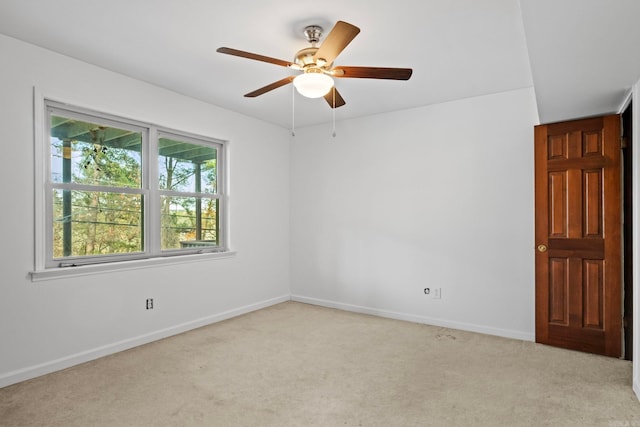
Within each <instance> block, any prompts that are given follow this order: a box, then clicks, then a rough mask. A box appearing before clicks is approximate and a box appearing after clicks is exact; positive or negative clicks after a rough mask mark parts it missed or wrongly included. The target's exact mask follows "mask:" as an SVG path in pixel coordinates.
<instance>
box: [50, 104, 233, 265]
mask: <svg viewBox="0 0 640 427" xmlns="http://www.w3.org/2000/svg"><path fill="white" fill-rule="evenodd" d="M46 120H47V125H48V129H49V135H48V137H49V141H50V142H49V144H48V146H47V148H48V153H49V155H48V157H49V159H50V162H49V165H48V171H49V172H48V176H49V179H48V180H47V190H46V191H47V194H46V197H47V201H46V210H47V212H46V216H47V224H48V225H47V229H48V231H47V233H48V234H47V257H46V258H47V259H46V267H59V266H68V265H81V264H86V263H96V262H107V261H120V260H127V259H138V258H150V257H155V256H167V255H172V254H175V255H178V254H189V253H202V252H211V251H223V250H225V248H226V245H225V241H224V235H223V234H224V233H223V227H222V224H223V222H224V218H223V206H222V204H223V203H224V201H223V199H222V198H223V194H222V191H221V190H222V188H223V185H222V182H221V179H222V177H223V174H222V172H223V170H222V169H223V167H224V164H223V160H224V144H223V143H222V142H221V141H217V140H213V139H209V138H203V137H197V136H193V135H189V134H183V133H181V132H175V131H170V130H166V129H162V128H159V127H156V126H153V125H147V124H144V123H138V122H134V121H131V120H126V119H119V118H114V117H111V116H107V115H102V114H98V113H93V112H87V111H84V110H81V109H74V108H69V107H68V106H62V105H58V104H55V103H53V102H48V103H47V119H46Z"/></svg>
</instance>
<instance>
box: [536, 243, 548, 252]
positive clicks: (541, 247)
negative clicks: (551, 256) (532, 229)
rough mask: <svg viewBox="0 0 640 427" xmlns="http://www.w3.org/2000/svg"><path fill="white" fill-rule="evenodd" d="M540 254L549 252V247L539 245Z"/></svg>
mask: <svg viewBox="0 0 640 427" xmlns="http://www.w3.org/2000/svg"><path fill="white" fill-rule="evenodd" d="M538 252H547V247H546V246H545V245H538Z"/></svg>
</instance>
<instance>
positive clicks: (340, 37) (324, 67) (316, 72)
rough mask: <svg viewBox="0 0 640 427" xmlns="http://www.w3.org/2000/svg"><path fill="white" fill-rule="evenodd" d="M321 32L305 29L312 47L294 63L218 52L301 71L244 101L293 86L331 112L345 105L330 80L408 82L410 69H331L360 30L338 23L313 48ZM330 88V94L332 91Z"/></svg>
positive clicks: (238, 52) (232, 51) (317, 28)
mask: <svg viewBox="0 0 640 427" xmlns="http://www.w3.org/2000/svg"><path fill="white" fill-rule="evenodd" d="M322 32H323V29H322V27H320V26H317V25H310V26H308V27H306V28H305V29H304V35H305V37H306V38H307V41H308V42H309V43H311V47H307V48H304V49H301V50H299V51H298V52H297V53H296V55H295V60H294V62H289V61H283V60H281V59H277V58H271V57H268V56H264V55H259V54H255V53H250V52H245V51H242V50H237V49H232V48H228V47H221V48H218V49H217V52H219V53H224V54H227V55H233V56H239V57H242V58H247V59H253V60H255V61H261V62H267V63H270V64H275V65H279V66H283V67H287V68H290V69H292V70H296V71H302V74H299V75H298V76H296V77H295V78H294V77H293V76H289V77H285V78H283V79H281V80H278V81H277V82H273V83H270V84H268V85H267V86H264V87H262V88H260V89H257V90H254V91H252V92H249V93H247V94H245V96H246V97H250V98H253V97H256V96H259V95H263V94H265V93H267V92H270V91H272V90H274V89H277V88H279V87H282V86H285V85H287V84H289V83H293V85H294V87H295V88H296V90H297V91H298V92H299V93H300V94H301V95H303V96H305V97H307V98H320V97H324V99H325V100H326V101H327V103H328V104H329V106H330V107H331V108H334V109H335V108H338V107H341V106H343V105H345V101H344V99H343V98H342V96H341V95H340V93H339V92H338V90H337V89H336V88H335V85H334V80H333V78H368V79H388V80H409V78H410V77H411V74H412V72H413V71H412V70H411V68H381V67H350V66H339V67H333V61H334V60H335V59H336V57H337V56H338V55H339V54H340V53H341V52H342V51H343V50H344V49H345V48H346V47H347V45H348V44H349V43H351V41H352V40H353V39H354V38H355V37H356V36H357V35H358V33H359V32H360V29H359V28H358V27H356V26H355V25H352V24H349V23H347V22H344V21H338V22H337V23H336V24H335V25H334V27H333V28H332V29H331V31H330V32H329V34H327V37H326V38H325V40H324V42H323V43H322V45H320V47H316V45H317V44H318V42H319V41H320V37H321V36H322ZM332 88H333V90H331V89H332Z"/></svg>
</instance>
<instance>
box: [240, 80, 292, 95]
mask: <svg viewBox="0 0 640 427" xmlns="http://www.w3.org/2000/svg"><path fill="white" fill-rule="evenodd" d="M293 78H294V76H289V77H285V78H284V79H282V80H278V81H277V82H273V83H271V84H269V85H266V86H265V87H261V88H260V89H256V90H254V91H253V92H249V93H247V94H246V95H245V96H246V97H247V98H255V97H256V96H260V95H262V94H265V93H267V92H269V91H272V90H274V89H278V88H279V87H281V86H284V85H286V84H289V83H291V82H292V81H293Z"/></svg>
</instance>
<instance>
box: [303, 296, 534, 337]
mask: <svg viewBox="0 0 640 427" xmlns="http://www.w3.org/2000/svg"><path fill="white" fill-rule="evenodd" d="M291 300H292V301H297V302H302V303H306V304H312V305H319V306H322V307H329V308H336V309H338V310H344V311H351V312H354V313H363V314H371V315H373V316H380V317H387V318H390V319H396V320H405V321H407V322H413V323H423V324H426V325H432V326H440V327H443V328H451V329H459V330H462V331H469V332H478V333H481V334H486V335H495V336H499V337H504V338H512V339H516V340H522V341H535V335H534V334H530V333H526V332H521V331H514V330H511V329H500V328H492V327H489V326H482V325H475V324H472V323H462V322H453V321H450V320H444V319H437V318H433V317H427V316H419V315H415V314H407V313H399V312H395V311H389V310H382V309H379V308H370V307H364V306H360V305H353V304H345V303H342V302H336V301H328V300H323V299H318V298H309V297H304V296H300V295H291Z"/></svg>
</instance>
